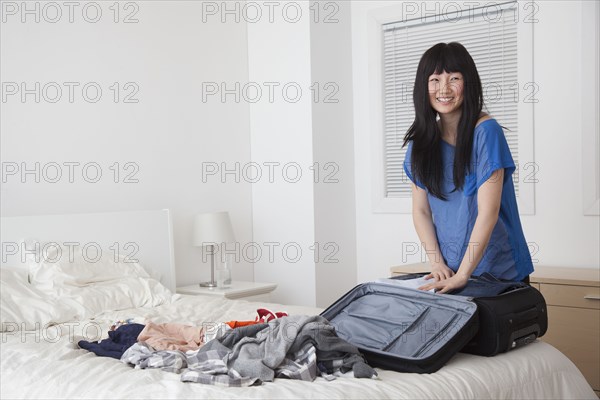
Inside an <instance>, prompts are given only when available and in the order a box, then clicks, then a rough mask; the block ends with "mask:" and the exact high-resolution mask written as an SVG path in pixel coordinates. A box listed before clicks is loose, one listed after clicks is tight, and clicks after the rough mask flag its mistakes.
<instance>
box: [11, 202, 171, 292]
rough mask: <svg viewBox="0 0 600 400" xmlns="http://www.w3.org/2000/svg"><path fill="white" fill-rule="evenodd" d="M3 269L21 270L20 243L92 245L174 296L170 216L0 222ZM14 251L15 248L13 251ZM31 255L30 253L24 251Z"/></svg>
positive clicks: (141, 213) (152, 214)
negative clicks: (133, 263) (134, 266)
mask: <svg viewBox="0 0 600 400" xmlns="http://www.w3.org/2000/svg"><path fill="white" fill-rule="evenodd" d="M0 232H1V234H2V266H3V267H4V266H7V265H8V266H18V265H21V264H22V254H23V252H24V251H23V248H22V246H23V245H22V244H21V243H22V242H23V241H27V242H31V241H33V242H39V243H41V244H42V245H43V244H44V243H48V242H56V243H67V242H77V243H79V244H80V245H81V246H84V245H86V244H91V245H92V246H99V247H100V248H102V251H109V252H110V253H111V254H115V253H116V252H118V254H119V255H123V256H131V258H133V259H137V260H139V262H140V264H141V265H143V266H144V268H146V270H148V272H149V273H151V274H152V275H153V276H155V277H158V278H159V279H160V281H161V283H162V284H163V285H165V286H166V287H167V288H169V290H171V291H172V292H175V286H176V285H175V257H174V252H173V228H172V224H171V217H170V213H169V210H154V211H127V212H114V213H97V214H65V215H39V216H27V217H2V218H1V228H0ZM15 247H17V248H15ZM27 248H29V249H31V246H30V247H27Z"/></svg>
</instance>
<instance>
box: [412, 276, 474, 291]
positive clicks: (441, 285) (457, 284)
mask: <svg viewBox="0 0 600 400" xmlns="http://www.w3.org/2000/svg"><path fill="white" fill-rule="evenodd" d="M468 280H469V278H468V277H466V276H464V275H462V274H461V275H459V274H455V275H452V277H450V278H448V279H444V280H441V281H437V282H433V283H428V284H427V285H423V286H421V287H420V288H419V290H431V289H435V291H436V293H447V292H449V291H451V290H454V289H460V288H462V287H464V286H465V285H466V284H467V281H468Z"/></svg>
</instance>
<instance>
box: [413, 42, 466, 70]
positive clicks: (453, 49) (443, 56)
mask: <svg viewBox="0 0 600 400" xmlns="http://www.w3.org/2000/svg"><path fill="white" fill-rule="evenodd" d="M458 46H460V47H462V48H463V49H464V47H463V46H462V45H461V44H460V43H457V42H451V43H448V44H446V43H438V44H436V45H435V46H433V47H432V48H431V49H429V50H428V51H427V52H426V53H425V54H424V55H423V66H422V67H423V71H422V72H423V75H425V77H426V78H428V77H429V75H432V74H441V73H443V72H444V71H445V72H448V73H451V72H460V73H463V72H464V71H465V70H467V69H469V68H468V65H467V64H468V61H467V60H465V58H464V52H462V51H461V49H460V48H458ZM465 52H466V50H465Z"/></svg>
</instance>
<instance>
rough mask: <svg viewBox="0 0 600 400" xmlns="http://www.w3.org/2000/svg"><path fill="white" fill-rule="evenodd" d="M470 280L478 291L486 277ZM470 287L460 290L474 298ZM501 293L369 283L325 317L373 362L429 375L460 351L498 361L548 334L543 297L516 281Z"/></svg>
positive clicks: (338, 332)
mask: <svg viewBox="0 0 600 400" xmlns="http://www.w3.org/2000/svg"><path fill="white" fill-rule="evenodd" d="M423 275H424V274H412V275H409V276H403V277H397V278H399V279H409V278H415V277H420V276H423ZM383 281H385V280H383ZM389 281H392V280H389ZM471 283H472V285H470V286H468V287H467V288H469V289H473V288H475V289H476V288H477V284H482V283H483V279H482V280H477V278H475V279H473V282H471ZM467 288H465V290H463V291H460V292H455V293H461V292H463V293H469V291H468V290H466V289H467ZM501 289H502V288H501ZM503 290H504V292H502V293H500V294H498V295H493V296H483V297H473V296H462V295H455V294H444V295H440V294H435V293H429V292H423V291H419V290H416V289H411V288H406V287H402V286H397V285H394V284H390V283H383V282H369V283H364V284H360V285H358V286H356V287H355V288H353V289H352V290H350V291H349V292H348V293H346V294H345V295H344V296H342V297H341V298H340V299H339V300H338V301H336V302H335V303H334V304H332V305H331V306H330V307H328V308H327V309H326V310H325V311H323V313H321V315H322V316H323V317H325V318H327V319H328V320H329V321H330V323H331V324H332V325H333V326H334V327H335V328H336V332H337V334H338V336H340V337H342V338H343V339H345V340H346V341H348V342H350V343H352V344H354V345H355V346H357V347H358V348H359V350H360V351H361V352H362V353H363V354H364V355H365V357H366V358H367V360H368V361H369V363H370V364H371V365H373V366H375V367H382V368H387V369H392V370H395V371H400V372H417V373H431V372H435V371H437V370H438V369H440V368H441V367H442V366H443V365H444V364H445V363H446V362H447V361H448V360H449V359H450V358H452V356H454V355H455V354H456V353H457V352H459V351H462V352H467V353H472V354H478V355H484V356H493V355H496V354H498V353H502V352H506V351H508V350H511V349H514V348H516V347H519V346H522V345H525V344H527V343H531V342H532V341H534V340H535V339H536V338H538V337H540V336H542V335H544V333H545V332H546V330H547V327H548V317H547V310H546V303H545V301H544V297H543V296H542V295H541V293H540V292H539V291H537V290H536V289H535V288H533V287H531V286H528V285H525V284H520V283H518V282H507V283H505V288H504V289H503ZM471 293H474V292H473V290H471Z"/></svg>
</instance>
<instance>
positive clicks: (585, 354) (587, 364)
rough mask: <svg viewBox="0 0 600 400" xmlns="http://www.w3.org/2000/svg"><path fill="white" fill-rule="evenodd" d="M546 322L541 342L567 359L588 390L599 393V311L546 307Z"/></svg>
mask: <svg viewBox="0 0 600 400" xmlns="http://www.w3.org/2000/svg"><path fill="white" fill-rule="evenodd" d="M542 286H544V285H542ZM548 320H549V321H548V322H549V324H548V331H547V332H546V334H545V335H544V336H543V337H542V338H541V339H542V340H543V341H544V342H546V343H550V344H551V345H553V346H554V347H556V348H557V349H558V350H560V351H561V352H563V353H564V354H565V355H566V356H567V357H569V358H570V359H571V361H573V363H574V364H575V365H577V367H578V368H579V370H581V373H583V375H584V376H585V378H586V379H587V381H588V383H589V384H590V386H592V388H593V389H594V390H600V368H599V365H598V359H600V343H599V342H598V336H599V335H600V311H597V310H589V309H588V310H586V309H583V308H570V307H556V306H548Z"/></svg>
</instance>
